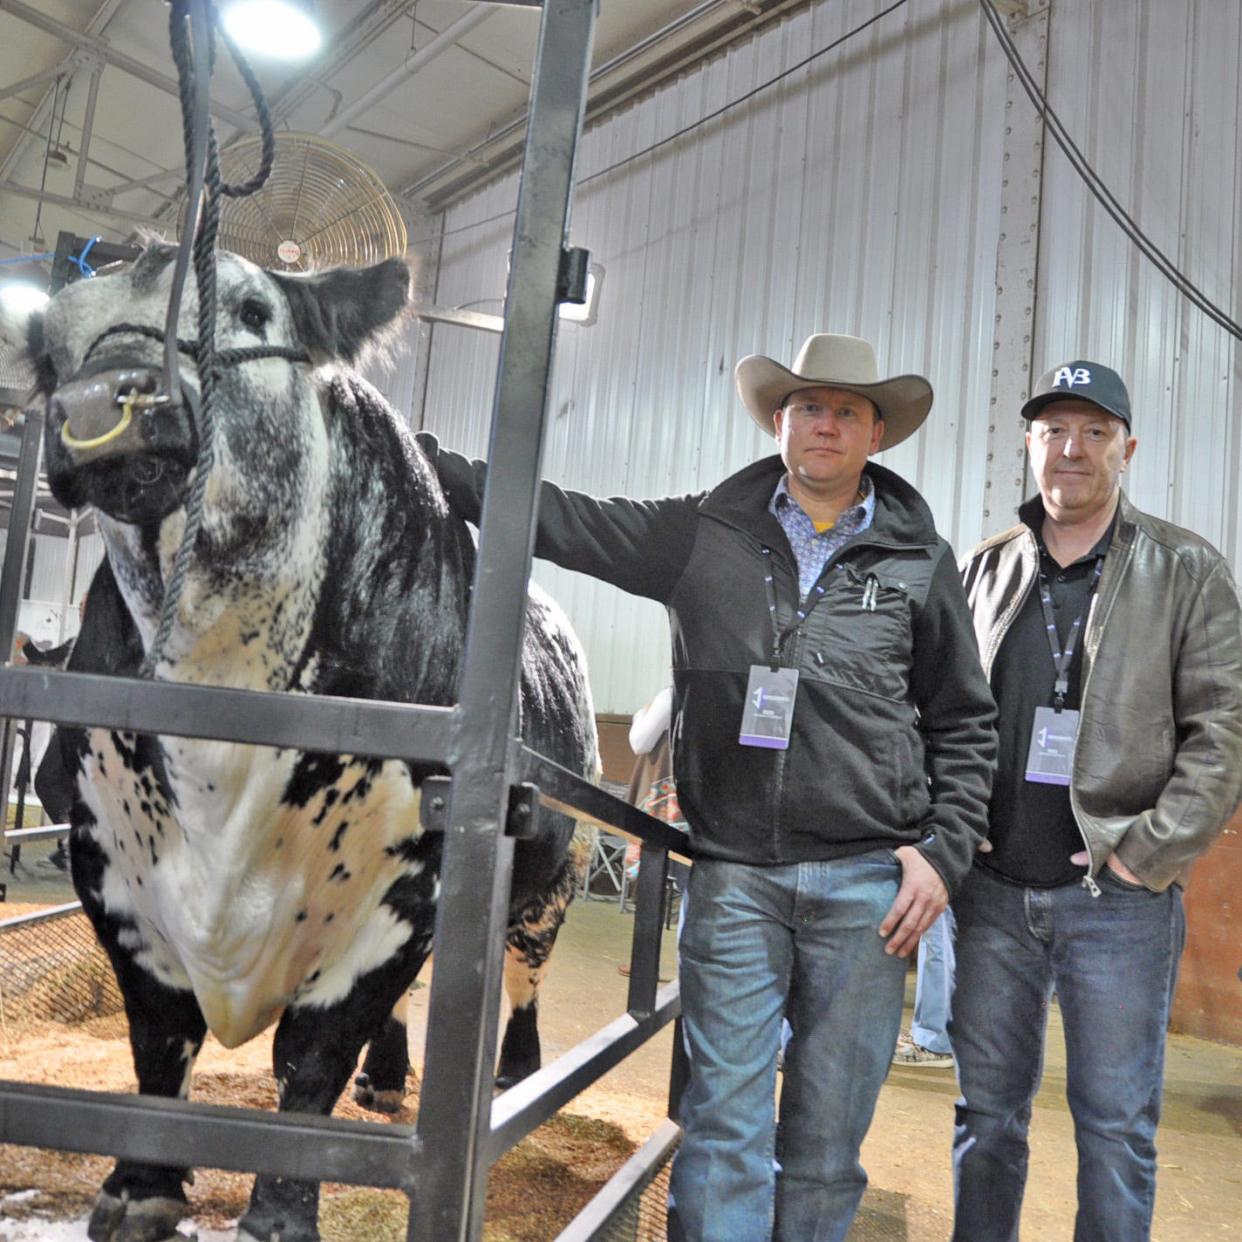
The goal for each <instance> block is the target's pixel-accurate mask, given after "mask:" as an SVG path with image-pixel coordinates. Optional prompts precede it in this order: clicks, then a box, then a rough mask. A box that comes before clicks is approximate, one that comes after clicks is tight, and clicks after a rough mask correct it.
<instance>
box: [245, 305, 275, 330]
mask: <svg viewBox="0 0 1242 1242" xmlns="http://www.w3.org/2000/svg"><path fill="white" fill-rule="evenodd" d="M271 318H272V312H271V310H270V308H269V307H267V306H266V305H264V303H262V302H260V301H259V300H258V298H247V299H246V300H245V301H244V302H243V303H242V305H241V321H242V323H244V324H245V325H246V327H248V328H252V329H253V330H254V331H255V332H262V331H263V329H264V328H265V327H267V324H268V322H269V320H270V319H271Z"/></svg>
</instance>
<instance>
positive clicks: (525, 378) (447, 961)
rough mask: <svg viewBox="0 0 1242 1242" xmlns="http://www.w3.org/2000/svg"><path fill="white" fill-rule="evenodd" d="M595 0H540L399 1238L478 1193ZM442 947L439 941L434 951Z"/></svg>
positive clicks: (460, 1235) (469, 1239)
mask: <svg viewBox="0 0 1242 1242" xmlns="http://www.w3.org/2000/svg"><path fill="white" fill-rule="evenodd" d="M595 2H596V0H545V3H544V5H543V12H542V15H541V21H540V33H539V49H538V55H537V61H536V67H535V76H534V82H533V85H532V88H531V110H530V122H529V127H528V131H527V139H526V148H525V153H524V157H523V163H522V179H521V186H520V189H519V193H518V205H517V220H516V222H515V226H514V233H513V254H512V263H511V268H510V274H509V287H508V297H507V301H506V326H505V332H504V336H503V338H502V341H501V348H500V363H499V368H498V372H497V382H496V397H495V402H494V407H493V420H492V436H491V445H490V449H489V456H490V459H491V461H492V463H493V466H494V469H493V471H492V473H491V475H490V478H489V481H488V486H487V492H486V495H485V497H484V501H483V515H482V521H481V524H480V545H479V561H478V569H477V572H476V576H475V589H474V599H473V604H472V607H471V613H470V627H469V630H468V632H467V641H466V660H465V667H464V670H463V673H462V683H461V694H460V700H459V707H458V711H457V713H456V716H455V723H454V729H453V735H452V741H451V743H450V751H449V766H450V768H451V770H452V788H451V792H450V796H449V806H448V819H447V822H448V825H449V827H448V830H447V833H446V840H445V849H444V866H443V872H442V875H441V891H440V901H439V906H438V911H437V916H436V934H435V945H436V949H435V952H436V971H435V981H434V984H433V987H432V992H431V1007H430V1012H429V1015H428V1030H427V1052H426V1068H425V1075H424V1082H425V1084H426V1090H425V1091H424V1094H423V1097H422V1099H421V1101H420V1105H419V1117H418V1132H419V1137H420V1139H421V1140H422V1155H421V1162H420V1169H419V1183H418V1192H417V1194H416V1196H415V1201H414V1205H413V1211H412V1212H411V1213H410V1234H409V1236H410V1238H411V1239H414V1238H435V1239H436V1242H477V1239H478V1238H479V1237H480V1236H481V1234H482V1227H483V1206H484V1196H485V1192H486V1189H487V1171H488V1170H487V1156H486V1150H487V1144H486V1139H487V1136H488V1131H489V1128H490V1122H491V1099H492V1080H493V1068H492V1067H493V1061H494V1058H495V1051H496V1014H497V1011H498V1008H499V1002H500V978H501V962H502V957H503V938H504V930H505V927H506V925H507V922H508V899H509V880H510V873H511V866H512V859H513V843H512V841H511V840H510V839H508V838H506V837H505V836H504V834H503V831H502V825H503V823H504V818H505V812H506V808H507V804H508V790H509V783H510V780H511V778H512V769H513V768H514V767H515V763H514V760H515V758H516V755H515V754H514V753H512V752H511V738H512V734H513V730H514V725H515V722H516V718H517V705H518V693H519V687H520V659H521V650H522V638H523V630H524V627H525V617H526V614H525V604H526V588H527V580H528V578H529V575H530V562H531V549H532V546H533V541H534V535H533V529H534V512H535V501H536V496H537V490H538V484H539V475H540V466H541V463H542V459H543V428H544V421H545V416H546V412H547V393H548V379H549V375H550V372H551V366H552V349H553V345H554V343H555V335H556V318H557V316H556V308H557V286H558V281H559V275H560V267H561V255H562V252H563V250H564V244H565V236H566V231H567V227H568V216H569V198H570V191H571V188H572V185H573V162H574V153H575V150H576V148H577V143H578V137H579V135H580V133H581V129H582V117H583V112H584V110H585V105H586V87H587V77H588V72H589V67H590V51H591V35H592V31H593V27H594V20H595ZM441 948H443V951H442V952H441V951H440V949H441Z"/></svg>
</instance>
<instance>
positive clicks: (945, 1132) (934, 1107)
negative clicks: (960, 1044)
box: [412, 899, 1242, 1242]
mask: <svg viewBox="0 0 1242 1242" xmlns="http://www.w3.org/2000/svg"><path fill="white" fill-rule="evenodd" d="M633 924H634V920H633V917H632V915H629V914H622V913H621V912H620V911H619V909H618V907H617V904H616V902H615V900H598V899H597V900H592V901H589V902H582V901H578V902H575V904H574V905H573V906H572V907H571V909H570V913H569V917H568V919H567V921H566V926H565V929H564V931H563V932H562V934H561V939H560V941H559V943H558V945H557V951H556V957H555V964H554V966H553V968H552V971H551V975H550V978H549V982H548V984H547V987H546V991H545V999H544V1000H543V1002H542V1003H541V1024H540V1025H541V1030H542V1032H543V1039H544V1047H545V1060H548V1059H551V1058H552V1057H554V1056H556V1055H558V1054H559V1053H560V1052H563V1051H565V1050H566V1049H567V1048H569V1047H571V1046H572V1045H573V1044H574V1043H576V1042H577V1041H579V1040H581V1039H583V1038H585V1037H586V1036H587V1035H588V1034H590V1033H591V1032H592V1031H593V1030H595V1029H598V1028H599V1027H600V1026H603V1025H604V1024H605V1023H606V1022H607V1021H609V1020H610V1019H612V1018H613V1017H615V1016H616V1015H618V1014H619V1013H621V1012H622V1011H623V1010H624V1006H625V989H626V980H625V979H624V978H622V977H621V976H620V975H619V974H618V973H617V969H616V967H617V966H618V965H619V964H621V963H622V962H624V961H626V960H627V959H628V956H629V944H630V936H631V934H632V928H633ZM672 941H673V936H672V934H671V933H670V934H669V935H667V936H666V938H665V944H664V950H663V960H664V962H665V963H666V969H665V971H664V972H663V973H666V974H670V975H671V974H674V973H675V968H676V956H675V949H674V945H673V943H672ZM425 998H426V992H425V991H420V992H419V993H417V994H416V997H415V1005H414V1009H415V1011H416V1014H417V1015H418V1017H422V1016H423V1015H424V1014H425V1010H426V999H425ZM913 1000H914V973H913V971H911V973H910V976H909V981H908V985H907V989H906V1001H907V1011H906V1015H905V1022H906V1024H907V1025H908V1024H909V1020H910V1016H911V1015H910V1006H912V1004H913ZM412 1044H413V1045H414V1046H415V1048H417V1047H419V1046H420V1044H421V1039H420V1038H419V1036H418V1035H417V1034H416V1033H413V1032H412ZM670 1046H671V1041H670V1033H669V1032H667V1031H666V1032H663V1033H662V1034H661V1035H660V1037H658V1038H656V1039H654V1040H652V1041H650V1042H649V1043H648V1044H647V1045H646V1046H644V1047H643V1048H642V1049H641V1050H640V1051H639V1052H638V1053H636V1054H635V1055H634V1056H633V1057H631V1058H630V1060H628V1061H627V1062H626V1063H625V1064H624V1065H623V1066H622V1067H620V1068H618V1069H617V1070H615V1071H613V1073H612V1074H610V1075H609V1076H608V1077H607V1078H606V1079H604V1080H603V1081H602V1082H601V1084H600V1087H599V1088H597V1089H594V1090H595V1091H597V1092H598V1098H599V1099H600V1101H601V1103H602V1105H603V1106H604V1108H605V1111H607V1108H608V1104H609V1101H610V1100H614V1102H615V1096H616V1094H617V1093H622V1094H625V1095H627V1096H628V1097H629V1098H630V1099H632V1100H633V1101H634V1102H635V1103H637V1102H639V1101H643V1102H646V1103H647V1104H649V1106H650V1114H651V1117H652V1118H653V1123H654V1118H656V1117H658V1116H659V1115H660V1112H661V1109H662V1108H663V1107H664V1105H665V1103H666V1100H667V1081H668V1065H669V1051H670ZM415 1055H416V1056H417V1055H418V1054H417V1052H416V1054H415ZM956 1095H957V1089H956V1084H955V1082H954V1078H953V1074H952V1071H951V1070H929V1069H915V1068H909V1067H895V1068H894V1069H893V1071H892V1073H891V1074H890V1076H889V1079H888V1082H887V1083H886V1084H885V1086H884V1089H883V1091H882V1092H881V1095H880V1101H879V1105H878V1108H877V1111H876V1117H875V1121H874V1123H873V1125H872V1128H871V1133H870V1135H869V1136H868V1138H867V1141H866V1144H865V1145H864V1149H863V1164H864V1165H865V1167H866V1168H867V1170H868V1173H869V1175H870V1179H871V1185H870V1188H869V1190H868V1192H867V1197H866V1199H865V1200H864V1205H863V1210H862V1212H861V1213H860V1215H859V1219H858V1221H857V1223H856V1225H855V1228H854V1230H853V1231H852V1232H851V1235H850V1242H869V1240H871V1239H886V1240H887V1239H892V1240H896V1239H909V1240H912V1242H943V1240H944V1239H946V1238H947V1237H948V1235H949V1232H950V1228H951V1224H952V1193H951V1181H950V1174H949V1147H950V1136H951V1130H952V1125H953V1101H954V1099H955V1098H956ZM591 1101H592V1096H591V1095H590V1094H588V1095H587V1096H584V1097H580V1099H579V1100H578V1101H575V1102H574V1103H573V1104H571V1105H570V1106H569V1107H570V1108H571V1109H572V1110H574V1111H582V1112H586V1111H591V1109H590V1107H588V1106H589V1105H590V1104H591ZM1159 1146H1160V1157H1159V1159H1160V1181H1159V1188H1158V1194H1157V1203H1156V1221H1155V1227H1154V1231H1153V1239H1154V1242H1204V1240H1205V1239H1217V1238H1242V1049H1240V1048H1235V1047H1231V1046H1228V1045H1225V1044H1215V1043H1210V1042H1208V1041H1205V1040H1200V1039H1193V1038H1189V1037H1186V1036H1179V1035H1173V1036H1171V1037H1170V1040H1169V1049H1168V1057H1167V1068H1166V1074H1165V1094H1164V1120H1163V1123H1162V1125H1161V1129H1160V1136H1159ZM1075 1169H1076V1157H1075V1150H1074V1137H1073V1124H1072V1121H1071V1119H1070V1116H1069V1112H1068V1109H1067V1107H1066V1104H1065V1045H1064V1039H1063V1036H1062V1032H1061V1025H1060V1017H1059V1014H1058V1012H1057V1010H1056V1007H1055V1005H1054V1007H1053V1011H1052V1016H1051V1019H1050V1022H1049V1030H1048V1039H1047V1062H1046V1065H1045V1070H1044V1079H1043V1086H1042V1088H1041V1090H1040V1093H1039V1095H1038V1097H1037V1099H1036V1102H1035V1110H1034V1116H1033V1119H1032V1124H1031V1174H1030V1180H1029V1182H1028V1186H1027V1193H1026V1199H1025V1202H1024V1207H1023V1217H1022V1232H1023V1237H1024V1238H1025V1239H1027V1240H1028V1242H1057V1240H1059V1239H1066V1240H1067V1242H1068V1239H1070V1238H1071V1237H1072V1236H1073V1220H1074V1206H1075V1195H1074V1180H1075Z"/></svg>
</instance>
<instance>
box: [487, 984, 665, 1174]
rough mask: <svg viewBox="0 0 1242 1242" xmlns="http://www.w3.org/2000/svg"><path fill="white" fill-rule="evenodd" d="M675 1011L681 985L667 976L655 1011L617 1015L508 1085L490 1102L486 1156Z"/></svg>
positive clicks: (496, 1153)
mask: <svg viewBox="0 0 1242 1242" xmlns="http://www.w3.org/2000/svg"><path fill="white" fill-rule="evenodd" d="M680 1013H681V989H680V987H679V986H678V983H677V981H676V980H673V982H672V983H670V984H668V985H667V986H665V987H663V988H661V989H660V992H659V995H658V996H657V997H656V1005H655V1012H654V1013H652V1014H651V1015H650V1016H649V1017H646V1018H642V1019H636V1018H633V1017H631V1016H630V1015H629V1014H622V1015H621V1017H619V1018H617V1019H616V1021H614V1022H610V1023H609V1024H608V1025H607V1026H605V1027H602V1028H601V1029H600V1030H598V1031H596V1032H595V1034H594V1035H589V1036H587V1038H586V1039H584V1040H583V1041H582V1042H581V1043H580V1044H577V1045H576V1046H575V1047H573V1048H571V1049H570V1050H569V1051H568V1052H566V1053H565V1054H564V1055H563V1056H559V1057H557V1059H556V1060H555V1061H553V1062H552V1064H551V1065H545V1066H544V1067H543V1069H541V1070H539V1071H538V1072H537V1073H534V1074H532V1075H531V1076H530V1077H529V1078H524V1079H523V1080H522V1081H521V1082H520V1083H518V1084H517V1086H516V1087H510V1088H509V1090H508V1091H506V1092H505V1093H504V1095H502V1096H500V1097H499V1098H498V1099H497V1100H495V1101H494V1102H493V1104H492V1129H491V1134H490V1135H489V1137H488V1145H489V1147H488V1161H489V1162H495V1161H496V1160H499V1159H500V1157H501V1156H503V1155H504V1154H505V1152H507V1151H508V1150H509V1148H510V1147H512V1146H513V1145H514V1144H515V1143H518V1142H521V1140H522V1139H524V1138H525V1137H526V1136H527V1135H528V1134H529V1133H530V1132H531V1131H532V1130H534V1129H535V1128H536V1127H537V1126H540V1125H542V1124H543V1123H544V1122H545V1121H547V1119H548V1118H549V1117H551V1116H552V1114H553V1113H555V1112H556V1111H557V1110H558V1109H559V1108H560V1107H561V1106H562V1105H563V1104H567V1103H568V1102H569V1101H570V1100H572V1099H573V1098H574V1096H576V1095H577V1094H578V1093H579V1092H580V1091H583V1090H585V1089H586V1088H587V1087H589V1086H590V1085H591V1084H592V1083H593V1082H595V1081H597V1080H598V1079H599V1078H602V1077H603V1076H604V1075H605V1074H606V1073H607V1072H608V1071H609V1070H610V1069H612V1068H613V1067H614V1066H616V1065H619V1064H620V1063H621V1062H622V1061H624V1060H625V1058H626V1057H627V1056H629V1054H630V1053H631V1052H633V1051H634V1049H636V1048H640V1047H641V1046H642V1045H643V1044H645V1043H646V1042H647V1040H649V1039H650V1038H651V1037H652V1036H653V1035H655V1034H657V1033H658V1032H659V1031H660V1030H662V1029H663V1028H664V1027H666V1026H667V1025H668V1024H669V1023H670V1022H672V1021H673V1019H674V1018H676V1017H677V1016H678V1014H680Z"/></svg>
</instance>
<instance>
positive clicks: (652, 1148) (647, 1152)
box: [556, 1121, 681, 1242]
mask: <svg viewBox="0 0 1242 1242" xmlns="http://www.w3.org/2000/svg"><path fill="white" fill-rule="evenodd" d="M680 1139H681V1126H679V1125H678V1124H677V1123H676V1122H675V1121H662V1122H661V1123H660V1124H659V1126H658V1127H656V1131H655V1133H654V1134H652V1136H651V1137H650V1138H649V1139H648V1140H647V1141H646V1142H645V1143H644V1144H643V1145H642V1146H641V1147H640V1148H639V1149H638V1150H637V1151H636V1152H635V1153H634V1154H633V1155H632V1156H631V1157H630V1158H629V1159H628V1160H627V1161H626V1162H625V1163H624V1164H623V1165H622V1166H621V1167H620V1168H619V1169H618V1170H617V1171H616V1172H615V1173H614V1174H613V1175H612V1177H610V1178H609V1179H608V1181H607V1182H605V1183H604V1185H603V1186H602V1187H601V1188H600V1191H599V1193H598V1194H597V1195H596V1196H595V1198H594V1199H592V1200H591V1201H590V1203H588V1204H587V1205H586V1207H584V1208H583V1209H582V1211H581V1212H579V1213H578V1215H577V1216H575V1217H574V1218H573V1220H571V1221H570V1222H569V1224H568V1225H566V1226H565V1228H564V1229H562V1230H561V1232H560V1233H558V1234H557V1235H556V1242H592V1239H594V1238H598V1237H600V1236H601V1231H602V1230H604V1229H606V1228H607V1227H608V1226H609V1225H611V1224H612V1223H613V1221H615V1220H616V1219H617V1218H618V1217H619V1216H620V1215H621V1213H622V1211H624V1210H625V1209H626V1208H627V1207H628V1206H629V1204H630V1201H631V1200H632V1199H633V1198H634V1197H635V1196H636V1195H640V1194H642V1192H643V1191H644V1190H646V1189H647V1187H648V1186H650V1185H651V1183H652V1182H653V1181H654V1180H655V1177H656V1174H657V1173H658V1172H659V1171H660V1169H661V1168H662V1167H663V1165H664V1162H665V1161H666V1160H667V1159H668V1156H669V1153H670V1152H671V1151H672V1150H673V1149H674V1148H675V1147H676V1146H677V1144H678V1142H679V1141H680Z"/></svg>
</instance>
